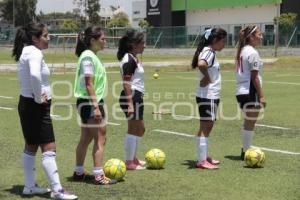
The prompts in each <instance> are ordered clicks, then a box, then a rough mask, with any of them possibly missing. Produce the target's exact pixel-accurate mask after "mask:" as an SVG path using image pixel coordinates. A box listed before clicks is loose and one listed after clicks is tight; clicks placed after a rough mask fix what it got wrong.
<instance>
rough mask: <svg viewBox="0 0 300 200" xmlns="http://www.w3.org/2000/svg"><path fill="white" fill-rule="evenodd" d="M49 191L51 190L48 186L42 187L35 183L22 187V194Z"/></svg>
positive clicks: (45, 192)
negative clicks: (31, 185) (29, 186)
mask: <svg viewBox="0 0 300 200" xmlns="http://www.w3.org/2000/svg"><path fill="white" fill-rule="evenodd" d="M49 192H51V190H50V189H49V188H42V187H39V186H38V185H37V184H35V186H33V187H31V188H28V187H26V186H25V187H24V189H23V195H35V194H47V193H49Z"/></svg>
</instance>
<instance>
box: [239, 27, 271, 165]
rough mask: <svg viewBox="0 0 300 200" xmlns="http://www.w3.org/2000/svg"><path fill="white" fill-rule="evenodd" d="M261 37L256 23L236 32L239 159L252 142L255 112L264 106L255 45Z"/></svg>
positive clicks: (255, 118) (260, 63)
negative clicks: (240, 115)
mask: <svg viewBox="0 0 300 200" xmlns="http://www.w3.org/2000/svg"><path fill="white" fill-rule="evenodd" d="M262 38H263V37H262V33H261V31H260V29H259V27H257V26H247V27H246V28H244V29H242V30H241V31H240V35H239V43H238V49H237V55H236V66H237V67H236V81H237V90H236V98H237V101H238V103H239V105H240V108H241V109H242V110H243V114H244V118H245V119H244V124H243V127H242V129H241V138H242V143H243V147H242V151H241V159H242V160H244V156H245V152H246V151H247V149H248V148H249V147H250V145H251V143H252V138H253V135H254V128H255V123H256V121H257V118H258V115H259V112H260V110H261V108H264V107H265V106H266V99H265V95H264V92H263V89H262V77H261V74H262V67H263V63H262V61H261V59H260V56H259V54H258V52H257V50H256V49H255V48H256V47H257V46H258V45H259V44H260V43H261V41H262Z"/></svg>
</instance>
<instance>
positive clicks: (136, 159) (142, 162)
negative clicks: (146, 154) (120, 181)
mask: <svg viewBox="0 0 300 200" xmlns="http://www.w3.org/2000/svg"><path fill="white" fill-rule="evenodd" d="M133 162H134V163H135V164H136V165H140V166H145V165H146V161H143V160H139V159H138V158H136V157H135V158H134V160H133Z"/></svg>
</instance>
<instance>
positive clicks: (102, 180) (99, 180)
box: [94, 175, 118, 185]
mask: <svg viewBox="0 0 300 200" xmlns="http://www.w3.org/2000/svg"><path fill="white" fill-rule="evenodd" d="M117 182H118V181H117V180H115V179H110V178H108V177H106V176H105V175H98V176H95V179H94V183H95V184H96V185H112V184H116V183H117Z"/></svg>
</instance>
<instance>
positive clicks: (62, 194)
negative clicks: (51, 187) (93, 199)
mask: <svg viewBox="0 0 300 200" xmlns="http://www.w3.org/2000/svg"><path fill="white" fill-rule="evenodd" d="M51 198H52V199H62V200H68V199H78V197H77V196H76V195H74V194H70V193H69V192H67V191H66V190H65V189H63V188H62V189H60V190H58V191H57V192H54V191H52V192H51Z"/></svg>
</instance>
